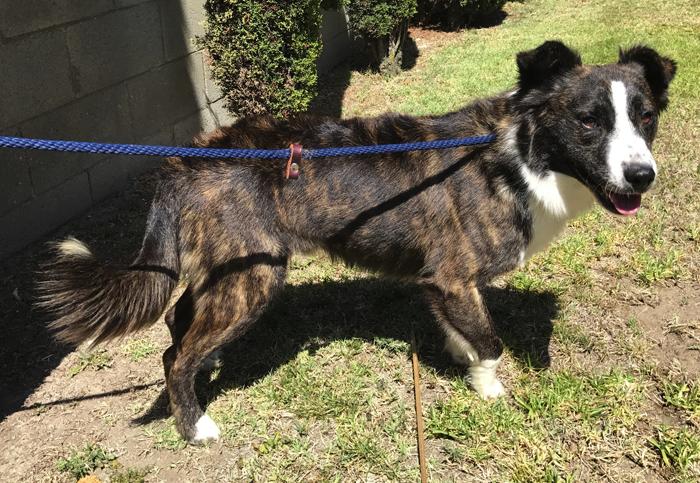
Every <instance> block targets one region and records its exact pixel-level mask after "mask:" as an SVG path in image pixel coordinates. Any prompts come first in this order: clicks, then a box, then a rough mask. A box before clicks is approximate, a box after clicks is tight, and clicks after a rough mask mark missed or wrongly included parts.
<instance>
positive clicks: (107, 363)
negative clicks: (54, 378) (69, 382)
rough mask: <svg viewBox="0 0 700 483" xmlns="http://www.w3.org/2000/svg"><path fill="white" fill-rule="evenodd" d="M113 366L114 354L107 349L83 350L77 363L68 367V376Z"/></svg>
mask: <svg viewBox="0 0 700 483" xmlns="http://www.w3.org/2000/svg"><path fill="white" fill-rule="evenodd" d="M111 366H112V356H111V355H109V353H108V352H107V350H105V349H98V350H95V351H89V352H81V353H79V354H78V360H77V361H76V362H75V364H73V365H72V366H71V367H70V368H68V376H69V377H74V376H76V375H78V374H80V373H81V372H83V371H85V370H92V371H99V370H101V369H105V368H107V367H111Z"/></svg>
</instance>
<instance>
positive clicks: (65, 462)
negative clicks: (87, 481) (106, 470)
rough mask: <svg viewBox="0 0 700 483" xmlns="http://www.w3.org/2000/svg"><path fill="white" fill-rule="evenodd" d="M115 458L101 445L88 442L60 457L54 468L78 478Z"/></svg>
mask: <svg viewBox="0 0 700 483" xmlns="http://www.w3.org/2000/svg"><path fill="white" fill-rule="evenodd" d="M116 458H117V457H116V456H115V455H114V453H112V452H111V451H109V450H107V449H105V448H103V447H102V446H100V445H98V444H91V443H88V444H86V445H85V446H84V447H83V448H81V449H76V450H73V451H72V452H71V454H69V455H68V456H66V457H64V458H60V459H59V460H58V461H57V462H56V468H57V469H58V470H59V471H61V472H63V473H69V474H70V475H72V476H73V477H74V478H75V479H76V480H79V479H80V478H82V477H84V476H87V475H89V474H90V473H92V472H93V471H95V470H96V469H98V468H103V467H105V466H107V465H108V464H109V463H110V462H111V461H114V460H115V459H116Z"/></svg>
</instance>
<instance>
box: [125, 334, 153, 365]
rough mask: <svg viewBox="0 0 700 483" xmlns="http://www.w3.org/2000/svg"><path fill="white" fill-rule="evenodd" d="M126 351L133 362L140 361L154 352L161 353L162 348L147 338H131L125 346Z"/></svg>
mask: <svg viewBox="0 0 700 483" xmlns="http://www.w3.org/2000/svg"><path fill="white" fill-rule="evenodd" d="M123 351H124V353H125V354H126V355H127V356H128V357H129V359H130V360H131V361H133V362H139V361H141V360H143V359H146V358H147V357H150V356H152V355H154V354H160V353H161V352H162V350H161V349H160V347H158V346H157V345H156V344H155V343H154V342H153V341H151V340H149V339H145V338H134V339H131V340H129V342H127V343H126V344H125V345H124V347H123Z"/></svg>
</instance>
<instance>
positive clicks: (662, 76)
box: [619, 45, 676, 110]
mask: <svg viewBox="0 0 700 483" xmlns="http://www.w3.org/2000/svg"><path fill="white" fill-rule="evenodd" d="M619 63H620V64H630V63H636V64H639V65H641V66H642V68H643V69H644V77H645V78H646V81H647V84H649V88H650V89H651V93H652V94H653V95H654V97H655V98H656V103H657V105H658V106H659V109H660V110H664V109H665V108H666V106H667V105H668V85H669V84H670V83H671V81H672V80H673V77H674V76H675V75H676V62H675V61H674V60H672V59H669V58H668V57H662V56H660V55H659V54H658V53H657V52H656V51H655V50H654V49H651V48H649V47H645V46H643V45H636V46H634V47H632V48H630V49H627V50H623V49H620V61H619Z"/></svg>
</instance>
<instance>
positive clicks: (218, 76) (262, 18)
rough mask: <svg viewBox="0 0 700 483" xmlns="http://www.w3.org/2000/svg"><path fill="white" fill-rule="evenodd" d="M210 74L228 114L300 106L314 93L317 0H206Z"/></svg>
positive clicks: (202, 40) (282, 111) (203, 40)
mask: <svg viewBox="0 0 700 483" xmlns="http://www.w3.org/2000/svg"><path fill="white" fill-rule="evenodd" d="M205 10H206V33H205V35H204V36H203V37H201V38H199V39H198V40H199V43H200V45H201V46H202V47H204V48H206V49H207V51H208V52H209V57H210V59H211V64H212V73H213V76H214V79H215V80H216V82H217V83H218V84H219V86H220V87H221V88H222V90H223V92H224V95H225V97H226V104H227V107H228V109H229V110H230V111H231V112H232V113H233V114H234V115H239V116H243V115H247V114H258V113H262V112H268V113H271V114H274V115H276V116H286V115H289V114H290V113H293V112H299V111H304V110H306V108H307V107H308V105H309V103H310V102H311V100H312V99H313V97H314V96H315V94H316V85H317V77H318V76H317V72H316V60H317V59H318V56H319V53H320V50H321V41H320V24H321V8H320V1H319V0H207V1H206V3H205Z"/></svg>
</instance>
